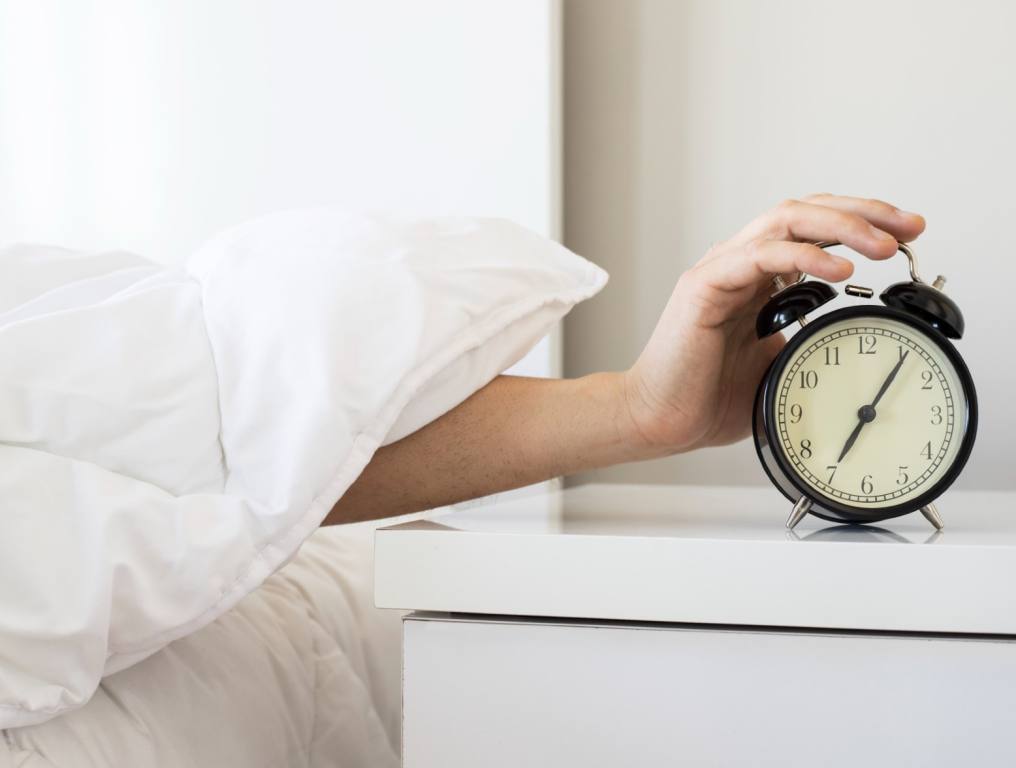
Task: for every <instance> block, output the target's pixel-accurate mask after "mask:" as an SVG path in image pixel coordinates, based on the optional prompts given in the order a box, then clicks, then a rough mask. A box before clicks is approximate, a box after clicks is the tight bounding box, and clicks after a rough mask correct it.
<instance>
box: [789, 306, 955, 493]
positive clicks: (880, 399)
mask: <svg viewBox="0 0 1016 768" xmlns="http://www.w3.org/2000/svg"><path fill="white" fill-rule="evenodd" d="M801 333H805V334H807V339H806V340H805V342H804V343H803V344H801V345H799V346H797V348H796V349H795V350H794V351H793V353H792V354H791V355H790V356H789V358H788V359H787V360H786V362H785V363H784V366H783V369H782V371H781V372H780V373H779V375H778V378H777V381H776V389H775V393H774V394H775V398H774V401H773V409H774V412H773V417H774V418H773V421H774V423H775V426H776V432H777V434H776V438H777V440H776V445H774V446H773V448H774V449H775V450H778V451H780V452H781V454H782V456H783V458H784V459H785V460H786V462H787V464H788V469H791V471H793V472H794V474H795V475H796V476H797V478H798V480H799V481H801V482H803V483H804V484H806V485H807V486H808V488H809V489H810V491H811V492H812V494H814V495H816V496H817V497H820V498H825V499H828V500H830V501H832V502H835V503H838V504H839V505H844V506H848V507H856V508H860V509H871V510H875V509H880V508H885V507H893V506H897V505H901V504H905V503H907V502H911V501H914V500H915V499H917V498H919V497H920V496H922V495H923V494H924V493H926V492H927V491H928V490H929V489H931V488H932V487H934V486H935V485H936V484H938V482H939V481H940V480H941V479H943V478H944V477H945V476H946V475H947V474H948V473H949V469H950V467H952V465H953V463H954V462H955V460H956V458H957V455H958V453H959V449H960V446H961V444H962V437H963V435H964V433H965V429H966V419H967V406H966V401H965V392H964V388H963V385H962V382H961V379H960V376H959V374H958V373H957V370H956V367H955V366H954V365H953V363H952V362H951V361H950V359H949V357H948V355H946V354H945V353H944V351H943V349H942V347H941V345H940V344H939V343H938V342H936V341H935V340H933V339H932V338H931V337H930V336H929V335H928V334H926V333H924V332H922V331H921V330H919V329H918V328H916V327H914V326H913V325H911V324H908V323H904V322H902V321H900V320H898V319H895V318H892V317H881V316H877V315H872V316H863V315H862V316H859V317H851V318H848V319H844V320H840V321H838V322H834V323H831V324H828V325H824V326H823V327H822V328H820V329H816V330H815V331H814V332H812V333H808V328H807V326H806V327H805V328H804V329H802V331H801Z"/></svg>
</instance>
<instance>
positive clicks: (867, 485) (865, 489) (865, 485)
mask: <svg viewBox="0 0 1016 768" xmlns="http://www.w3.org/2000/svg"><path fill="white" fill-rule="evenodd" d="M873 490H875V486H874V485H872V484H871V475H865V476H864V477H862V478H861V493H863V494H864V495H865V496H868V495H870V494H871V492H872V491H873Z"/></svg>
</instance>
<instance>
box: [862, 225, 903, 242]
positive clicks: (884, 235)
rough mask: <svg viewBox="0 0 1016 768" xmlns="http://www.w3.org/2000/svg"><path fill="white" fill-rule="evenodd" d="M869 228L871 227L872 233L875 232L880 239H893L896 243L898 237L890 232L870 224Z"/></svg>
mask: <svg viewBox="0 0 1016 768" xmlns="http://www.w3.org/2000/svg"><path fill="white" fill-rule="evenodd" d="M868 229H870V230H871V234H873V235H874V236H875V237H877V238H878V239H879V240H892V241H893V242H894V243H895V242H896V238H895V237H893V236H892V235H890V234H889V233H888V232H886V231H884V230H881V229H879V228H878V227H873V226H871V225H870V224H869V225H868Z"/></svg>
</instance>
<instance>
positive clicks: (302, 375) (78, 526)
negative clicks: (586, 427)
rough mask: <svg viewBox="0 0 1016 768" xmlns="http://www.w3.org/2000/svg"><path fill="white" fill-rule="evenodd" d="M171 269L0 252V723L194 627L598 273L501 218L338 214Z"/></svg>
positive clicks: (289, 551)
mask: <svg viewBox="0 0 1016 768" xmlns="http://www.w3.org/2000/svg"><path fill="white" fill-rule="evenodd" d="M187 271H188V272H189V274H187V273H184V272H181V271H179V270H174V269H168V268H161V267H157V266H155V265H152V264H150V263H147V262H145V261H144V260H142V259H139V258H136V257H129V256H122V255H121V256H116V257H115V258H113V257H110V256H109V255H88V254H75V253H73V252H69V251H63V250H59V249H44V248H38V247H35V248H33V247H26V246H21V247H18V248H13V249H8V250H7V251H2V252H0V286H9V285H17V286H19V288H18V289H16V290H14V289H9V290H6V291H0V360H3V361H4V376H3V377H2V380H0V467H3V471H2V472H0V521H2V525H3V528H2V529H0V533H2V535H0V606H2V611H0V728H5V727H11V726H18V725H26V724H30V723H35V722H40V721H42V720H45V719H47V718H48V717H51V716H53V715H55V714H58V713H60V712H62V711H65V710H67V709H71V708H74V707H77V706H80V705H81V704H82V703H84V702H85V701H87V699H88V698H89V697H90V695H91V694H92V692H93V691H94V690H95V688H96V686H97V685H98V682H99V680H100V678H101V676H102V675H103V674H105V673H109V672H113V671H117V670H120V669H123V668H125V667H126V666H129V665H130V664H132V663H134V662H136V661H139V660H140V659H142V658H144V657H146V656H148V655H150V654H151V653H153V652H155V651H156V650H158V649H159V648H161V647H163V646H164V645H166V644H167V643H169V642H170V641H172V640H174V639H175V638H178V637H182V636H184V635H186V634H188V633H190V632H192V631H194V630H195V629H198V628H199V627H201V626H204V625H205V624H207V623H209V622H210V621H212V620H213V619H215V618H216V617H217V616H219V615H221V614H222V613H223V612H225V611H226V610H228V609H229V608H230V607H231V606H233V605H234V604H235V603H236V602H237V601H238V600H239V599H240V598H242V597H243V596H244V595H245V594H247V593H248V592H250V591H251V590H252V589H254V588H255V587H257V586H258V585H259V584H260V583H261V582H262V581H263V580H264V579H265V578H266V577H267V576H268V575H269V574H270V573H272V572H273V571H274V570H276V569H277V568H278V567H280V566H281V565H282V564H284V563H285V562H286V561H287V560H288V559H289V558H291V557H292V556H293V555H294V554H295V552H296V551H297V549H298V548H299V546H300V544H301V543H302V542H303V540H304V539H305V538H306V537H307V536H308V535H309V534H310V533H311V532H312V531H313V530H314V529H315V528H316V527H317V526H318V525H319V524H320V522H321V520H322V519H323V518H324V516H325V515H326V514H327V513H328V511H329V510H330V509H331V508H332V506H334V504H335V502H336V501H337V500H338V499H339V498H340V497H341V495H342V494H343V493H344V492H345V490H346V488H348V487H349V485H350V484H351V483H352V482H353V481H354V480H355V479H356V477H357V476H358V475H359V473H360V472H361V471H362V469H363V467H364V466H365V465H366V464H367V462H368V461H369V460H370V457H371V456H372V455H373V453H374V451H375V450H376V449H377V448H378V446H379V445H381V444H382V442H384V441H385V440H388V441H391V440H395V439H397V438H399V437H401V436H403V435H405V434H408V433H410V432H412V431H414V430H415V429H418V428H419V427H421V426H423V425H424V424H426V423H427V422H428V421H430V420H432V419H433V418H435V417H437V416H439V415H440V414H441V413H443V412H444V411H446V410H448V409H449V408H451V407H452V406H454V405H455V404H457V403H458V402H460V401H462V400H463V399H465V398H466V397H468V396H469V395H470V394H472V392H473V391H475V390H476V389H478V388H479V387H481V386H482V385H483V384H484V383H486V382H487V381H489V380H490V379H491V378H492V377H494V376H495V375H496V374H497V373H498V372H500V371H501V370H503V369H504V368H505V367H506V366H508V365H510V364H511V363H512V362H513V361H515V360H516V359H518V358H519V357H520V356H521V355H522V354H524V352H525V351H526V350H527V349H528V348H529V347H530V346H531V345H532V344H533V343H535V342H536V341H537V340H538V339H539V338H540V337H541V336H542V335H544V334H545V333H546V332H547V330H548V329H549V328H550V327H551V326H552V325H553V324H554V323H555V322H556V321H557V320H558V319H559V318H560V317H561V316H562V315H563V314H564V313H565V312H567V311H568V309H569V308H570V307H571V306H572V305H573V304H575V303H576V302H578V301H581V300H582V299H585V298H587V297H589V296H591V295H593V294H594V293H596V291H598V290H599V289H600V288H601V287H602V286H603V284H604V282H605V279H606V276H605V274H604V273H603V272H602V271H601V270H599V269H598V268H596V267H595V266H593V265H592V264H589V263H588V262H585V261H583V260H582V259H580V258H578V257H577V256H574V255H573V254H571V253H569V252H568V251H567V250H565V249H564V248H562V247H561V246H559V245H557V244H555V243H552V242H549V241H547V240H545V239H544V238H541V237H538V236H536V235H534V234H532V233H530V232H527V231H526V230H524V229H522V228H520V227H518V226H516V225H513V224H511V223H509V222H504V221H492V220H470V219H457V220H448V219H444V220H431V221H425V220H409V219H403V218H393V217H384V216H361V215H353V214H347V213H343V212H340V211H336V210H334V209H327V208H325V209H316V210H311V211H302V212H293V213H285V214H277V215H273V216H269V217H266V218H264V219H261V220H258V221H254V222H251V223H249V224H245V225H242V226H240V227H237V228H235V229H233V230H231V231H229V232H226V233H224V234H222V235H220V236H218V237H216V238H214V239H213V240H212V241H211V242H209V243H208V244H207V245H205V246H204V247H203V248H201V250H200V251H199V252H198V253H197V254H195V256H194V257H193V258H192V259H191V260H190V262H189V264H188V266H187Z"/></svg>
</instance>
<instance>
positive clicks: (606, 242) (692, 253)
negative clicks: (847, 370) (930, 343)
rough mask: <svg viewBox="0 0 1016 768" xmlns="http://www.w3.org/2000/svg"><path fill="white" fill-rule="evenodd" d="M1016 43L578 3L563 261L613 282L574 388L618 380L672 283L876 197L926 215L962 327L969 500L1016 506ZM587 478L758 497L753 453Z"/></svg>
mask: <svg viewBox="0 0 1016 768" xmlns="http://www.w3.org/2000/svg"><path fill="white" fill-rule="evenodd" d="M1013 29H1016V4H1011V3H1007V2H988V1H986V0H972V1H970V2H965V3H927V2H916V1H903V0H891V1H886V0H855V1H854V2H849V3H844V2H841V1H840V0H783V1H781V2H738V1H737V0H695V1H692V0H687V1H686V2H668V1H667V0H638V1H637V2H626V3H615V2H611V1H610V0H569V2H566V4H565V242H566V244H568V245H569V246H570V247H572V248H573V249H575V250H577V251H578V252H579V253H582V254H583V255H586V256H588V257H590V258H592V259H593V260H594V261H597V262H598V263H600V264H601V265H603V266H604V267H606V268H607V269H608V271H610V272H611V275H612V282H611V284H610V285H608V287H607V288H606V290H605V292H604V293H603V294H602V295H601V296H600V297H599V298H597V299H595V300H594V301H592V302H590V303H587V304H586V305H584V306H580V307H579V308H578V309H577V310H576V311H575V312H574V313H573V314H572V315H571V316H570V317H569V319H568V321H567V323H566V327H565V370H566V373H568V374H570V375H578V374H582V373H585V372H588V371H592V370H597V369H603V368H607V369H619V368H623V367H626V366H628V365H629V364H630V363H631V362H632V361H633V360H634V358H635V356H636V355H637V353H638V350H639V349H640V348H641V345H642V344H643V343H644V341H645V340H646V339H647V338H648V336H649V333H650V332H651V330H652V327H653V325H654V324H655V321H656V318H657V315H658V313H659V311H660V310H661V308H662V307H663V305H664V303H665V301H666V298H667V296H668V295H669V293H670V291H671V288H672V286H673V283H674V282H675V281H676V279H677V277H678V276H679V275H680V273H681V272H682V271H684V270H685V269H686V268H687V267H689V266H690V265H691V264H693V263H694V262H695V261H696V260H697V259H698V258H699V257H700V256H701V255H702V254H703V253H704V252H705V251H706V249H707V248H708V247H709V245H710V243H712V242H714V241H716V240H719V239H722V238H724V237H726V236H727V235H729V234H731V233H733V232H734V231H735V230H736V229H738V228H739V227H740V226H741V225H742V224H743V223H745V222H746V221H748V220H749V219H750V218H752V217H753V216H754V215H755V214H757V213H759V212H761V211H762V210H764V209H766V208H768V207H769V206H771V205H773V204H774V203H776V202H778V201H779V200H780V199H782V198H785V197H788V196H795V195H804V194H807V193H809V192H826V191H832V192H839V193H843V194H859V195H865V196H877V197H882V198H885V199H888V200H891V201H893V202H896V203H898V204H899V205H901V206H903V207H905V208H908V209H910V210H916V211H919V212H921V213H923V214H925V215H926V217H927V218H928V222H929V225H928V230H927V233H926V234H925V236H924V237H923V238H922V239H921V240H920V241H919V242H918V243H917V245H916V250H917V253H918V256H919V257H920V259H921V264H922V268H923V271H924V273H925V276H927V277H928V278H929V279H931V278H933V277H934V275H935V274H937V273H940V272H941V273H943V274H945V275H946V276H947V277H948V278H949V284H948V286H947V289H948V290H949V292H950V293H951V294H952V295H953V296H954V297H955V298H956V299H957V300H958V301H959V303H960V306H961V307H962V308H963V309H964V311H965V314H966V319H967V335H966V337H965V338H964V339H963V340H962V341H961V342H960V343H959V349H960V350H961V352H962V353H963V354H964V356H965V357H966V359H967V361H968V363H969V364H970V367H971V369H972V372H973V375H974V378H975V381H976V382H977V384H978V388H979V394H980V399H981V415H982V423H981V427H980V432H979V437H978V441H977V445H976V447H975V449H974V454H973V456H972V458H971V460H970V463H969V465H968V469H967V470H966V472H965V474H964V476H963V477H962V478H961V480H960V481H959V482H960V484H962V485H964V486H966V487H981V488H1016V473H1014V472H1013V471H1012V464H1013V456H1014V450H1016V442H1014V438H1013V435H1014V434H1016V405H1014V401H1013V392H1014V390H1016V344H1014V342H1013V334H1014V333H1016V322H1014V320H1013V310H1012V304H1013V299H1012V297H1013V291H1014V288H1013V286H1014V285H1016V259H1014V258H1013V256H1012V252H1013V248H1014V246H1013V240H1012V236H1011V234H1010V232H1009V229H1010V227H1011V225H1012V223H1013V222H1014V221H1016V182H1014V180H1016V139H1014V137H1016V97H1014V93H1016V91H1014V81H1013V75H1014V73H1016V47H1014V46H1013V45H1012V40H1011V35H1012V30H1013ZM905 275H906V273H905V267H904V262H903V261H902V260H901V261H900V262H898V263H894V262H890V263H889V264H888V265H885V264H883V265H863V266H862V267H861V268H860V269H859V270H858V272H857V274H856V277H855V279H854V280H853V282H858V283H860V284H862V285H871V286H874V287H876V288H881V287H883V286H885V285H886V284H888V283H890V282H895V281H897V280H902V279H904V278H905ZM595 476H596V477H597V478H598V479H600V480H608V481H628V482H632V481H646V482H688V483H691V482H707V483H727V482H733V483H743V484H755V483H758V484H765V483H766V482H767V481H766V480H765V478H764V476H763V473H762V471H761V469H760V468H759V466H758V462H757V460H756V458H755V456H754V450H753V448H752V447H751V444H750V441H749V442H745V443H742V444H739V445H737V446H733V447H729V448H723V449H716V450H709V451H704V452H700V453H697V454H690V455H686V456H679V457H673V458H671V459H667V460H662V461H657V462H649V463H646V464H642V465H631V466H626V467H619V468H615V469H611V470H607V471H602V472H598V473H595Z"/></svg>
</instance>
